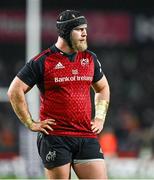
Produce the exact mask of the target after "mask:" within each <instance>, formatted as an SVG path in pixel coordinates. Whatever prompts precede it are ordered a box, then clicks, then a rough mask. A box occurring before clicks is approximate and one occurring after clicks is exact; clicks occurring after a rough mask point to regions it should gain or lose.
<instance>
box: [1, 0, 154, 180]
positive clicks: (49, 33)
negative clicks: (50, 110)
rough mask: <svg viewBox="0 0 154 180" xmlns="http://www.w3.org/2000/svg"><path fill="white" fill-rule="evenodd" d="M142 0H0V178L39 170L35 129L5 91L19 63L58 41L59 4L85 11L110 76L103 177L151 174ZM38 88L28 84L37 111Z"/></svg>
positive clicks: (148, 51)
mask: <svg viewBox="0 0 154 180" xmlns="http://www.w3.org/2000/svg"><path fill="white" fill-rule="evenodd" d="M147 2H148V1H145V0H144V1H143V0H142V1H122V0H117V1H114V0H108V1H105V0H102V1H98V0H85V1H81V0H78V1H71V0H62V1H56V0H52V1H51V0H42V1H41V0H27V1H26V0H22V1H21V0H11V1H7V0H1V1H0V178H16V179H17V178H43V177H44V176H43V167H42V164H41V162H40V159H39V157H38V154H37V150H36V133H32V132H30V131H28V130H27V129H26V128H25V127H24V126H23V125H21V124H20V122H19V120H18V119H17V118H16V116H15V114H14V113H13V111H12V109H11V106H10V104H9V102H8V99H7V96H6V92H7V89H8V86H9V84H10V82H11V80H12V79H13V78H14V76H15V75H16V73H17V72H18V70H19V69H20V68H21V67H22V66H23V65H24V64H25V62H26V61H27V60H29V59H30V58H31V57H32V56H33V55H35V54H36V53H38V52H40V51H41V50H43V49H46V48H47V47H48V46H50V45H51V44H53V43H54V42H55V41H56V38H57V33H56V28H55V22H56V17H57V15H58V14H59V12H61V11H62V10H65V9H76V10H80V11H81V12H82V13H84V14H85V16H86V17H87V19H88V24H89V27H88V42H89V49H91V50H93V51H94V52H96V54H97V56H98V58H99V60H100V62H101V64H102V67H103V70H104V72H105V74H106V76H107V78H108V80H109V83H110V87H111V103H110V108H109V112H108V116H107V120H106V123H105V127H104V131H103V132H102V133H101V135H100V137H99V139H100V143H101V145H102V148H103V150H104V153H105V157H106V162H107V167H108V173H109V177H110V178H116V179H118V178H138V179H139V178H145V179H147V178H154V172H153V167H154V160H153V158H154V81H153V77H154V76H153V75H154V7H152V4H151V5H150V4H147ZM37 94H38V92H37V91H36V90H35V89H34V92H32V94H30V95H28V97H27V99H28V102H29V106H30V109H31V111H32V113H33V115H34V116H35V117H36V118H37V117H38V114H37V109H38V99H37V96H36V95H37ZM91 95H92V101H93V92H92V93H91ZM92 115H94V110H93V114H92Z"/></svg>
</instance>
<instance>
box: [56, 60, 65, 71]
mask: <svg viewBox="0 0 154 180" xmlns="http://www.w3.org/2000/svg"><path fill="white" fill-rule="evenodd" d="M63 68H65V66H64V65H62V63H61V62H58V63H57V64H56V66H55V69H63Z"/></svg>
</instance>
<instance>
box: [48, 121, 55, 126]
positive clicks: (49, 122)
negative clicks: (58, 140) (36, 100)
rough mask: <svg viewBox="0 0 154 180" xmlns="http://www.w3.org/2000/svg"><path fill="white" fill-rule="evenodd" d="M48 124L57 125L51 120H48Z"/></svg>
mask: <svg viewBox="0 0 154 180" xmlns="http://www.w3.org/2000/svg"><path fill="white" fill-rule="evenodd" d="M47 124H52V125H56V123H55V122H53V121H52V122H51V121H48V122H47Z"/></svg>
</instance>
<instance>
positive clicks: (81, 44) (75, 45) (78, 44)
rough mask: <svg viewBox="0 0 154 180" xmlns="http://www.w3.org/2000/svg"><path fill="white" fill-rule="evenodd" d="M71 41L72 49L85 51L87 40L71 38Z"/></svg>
mask: <svg viewBox="0 0 154 180" xmlns="http://www.w3.org/2000/svg"><path fill="white" fill-rule="evenodd" d="M71 43H72V49H73V50H74V51H76V52H77V51H85V50H86V49H87V48H88V45H87V40H85V41H79V40H78V41H77V40H73V39H71Z"/></svg>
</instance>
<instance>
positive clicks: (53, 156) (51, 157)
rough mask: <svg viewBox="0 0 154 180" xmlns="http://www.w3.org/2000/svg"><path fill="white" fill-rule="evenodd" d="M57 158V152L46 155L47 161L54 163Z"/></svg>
mask: <svg viewBox="0 0 154 180" xmlns="http://www.w3.org/2000/svg"><path fill="white" fill-rule="evenodd" d="M55 158H56V151H49V152H48V154H47V155H46V161H48V162H50V161H54V160H55Z"/></svg>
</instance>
